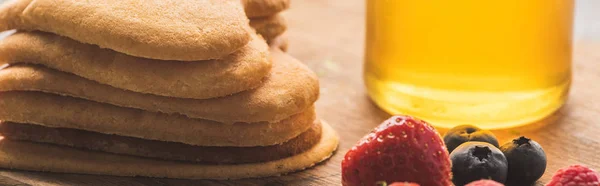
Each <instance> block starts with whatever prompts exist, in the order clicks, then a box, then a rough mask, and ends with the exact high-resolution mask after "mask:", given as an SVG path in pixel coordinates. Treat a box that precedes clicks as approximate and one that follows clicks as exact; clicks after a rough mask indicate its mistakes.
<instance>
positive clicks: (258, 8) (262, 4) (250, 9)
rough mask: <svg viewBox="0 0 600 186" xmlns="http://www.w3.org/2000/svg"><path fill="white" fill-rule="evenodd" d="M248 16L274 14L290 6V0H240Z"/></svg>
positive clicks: (255, 16)
mask: <svg viewBox="0 0 600 186" xmlns="http://www.w3.org/2000/svg"><path fill="white" fill-rule="evenodd" d="M241 1H242V4H243V5H244V9H245V11H246V16H248V17H249V18H257V17H267V16H271V15H275V14H277V13H279V12H281V11H283V10H285V9H288V8H289V7H290V0H241Z"/></svg>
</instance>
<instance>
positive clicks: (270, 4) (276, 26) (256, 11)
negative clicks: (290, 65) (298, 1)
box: [241, 0, 290, 51]
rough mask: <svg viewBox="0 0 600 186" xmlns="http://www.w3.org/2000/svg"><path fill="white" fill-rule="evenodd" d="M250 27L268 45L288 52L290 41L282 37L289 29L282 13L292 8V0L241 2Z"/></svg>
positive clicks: (243, 0)
mask: <svg viewBox="0 0 600 186" xmlns="http://www.w3.org/2000/svg"><path fill="white" fill-rule="evenodd" d="M241 1H242V4H243V5H244V8H245V11H246V16H248V18H250V26H252V27H253V28H254V29H256V32H257V33H258V34H259V35H261V36H262V37H263V38H265V40H267V43H268V44H269V45H270V46H272V47H276V48H279V49H281V50H283V51H287V48H288V40H287V38H286V37H285V35H282V34H283V33H284V32H285V30H286V29H287V25H286V22H285V19H284V18H283V16H282V15H281V12H282V11H284V10H286V9H288V8H289V7H290V0H241Z"/></svg>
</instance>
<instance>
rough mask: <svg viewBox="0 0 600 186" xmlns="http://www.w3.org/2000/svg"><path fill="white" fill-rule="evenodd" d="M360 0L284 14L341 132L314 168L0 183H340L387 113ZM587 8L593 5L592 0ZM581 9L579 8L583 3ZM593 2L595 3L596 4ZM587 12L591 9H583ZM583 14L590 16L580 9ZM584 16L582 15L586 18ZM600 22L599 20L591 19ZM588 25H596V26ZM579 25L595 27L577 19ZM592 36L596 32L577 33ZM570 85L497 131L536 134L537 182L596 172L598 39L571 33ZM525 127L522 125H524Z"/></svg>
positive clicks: (6, 174)
mask: <svg viewBox="0 0 600 186" xmlns="http://www.w3.org/2000/svg"><path fill="white" fill-rule="evenodd" d="M363 2H364V1H363V0H353V1H346V0H297V1H294V2H293V4H292V9H291V10H290V11H288V12H287V13H286V16H287V18H288V21H289V27H290V30H289V32H288V33H287V35H288V36H289V38H290V43H291V44H290V48H291V49H290V54H292V55H293V56H295V57H297V58H299V59H301V60H302V61H304V62H305V63H306V64H308V65H309V66H310V67H311V68H312V69H313V70H314V71H315V72H317V74H318V75H319V76H320V78H321V98H320V100H319V101H318V103H317V108H318V113H319V115H320V117H321V118H322V119H325V120H327V121H328V122H329V123H331V124H332V125H333V126H334V127H335V128H336V129H337V131H338V132H339V133H340V134H341V137H342V140H341V144H340V148H339V150H338V152H337V153H336V154H335V155H334V156H333V158H332V159H331V160H329V161H327V162H325V163H323V164H321V165H318V166H317V167H315V168H313V169H310V170H307V171H303V172H299V173H293V174H290V175H287V176H282V177H274V178H265V179H250V180H239V181H204V180H196V181H190V180H173V179H150V178H127V177H109V176H89V175H74V174H53V173H35V172H24V171H8V170H2V171H0V185H102V186H109V185H150V186H160V185H270V186H276V185H340V160H341V159H342V157H343V155H344V153H345V152H346V150H348V149H349V148H350V147H351V146H353V145H354V143H355V142H356V141H357V140H358V139H359V138H361V137H362V136H363V135H365V134H366V133H367V132H369V131H370V130H371V129H372V128H373V127H375V126H377V125H378V124H379V122H381V121H383V120H385V119H386V118H388V117H389V115H388V114H386V113H384V112H383V111H381V110H379V109H378V108H377V107H376V106H375V105H373V104H372V102H371V101H370V100H369V98H368V97H367V96H366V94H365V89H364V86H363V83H362V75H361V74H362V56H363V35H364V22H363V19H364V17H363V16H364V11H363V6H364V4H363ZM581 2H590V3H592V4H595V5H592V6H596V5H598V3H594V0H591V1H585V0H582V1H581ZM586 7H587V6H586ZM597 8H598V6H596V8H595V9H596V10H597ZM590 10H594V8H592V9H590ZM586 15H588V16H589V15H596V16H598V14H597V13H590V12H588V13H587V14H586ZM586 19H590V18H586ZM597 23H600V22H597ZM597 23H596V24H597ZM579 24H581V25H583V26H585V27H584V28H598V27H595V26H593V25H589V24H586V23H579ZM579 32H583V33H584V34H579V35H586V37H587V36H589V35H592V36H598V31H597V30H591V31H581V30H579ZM577 38H578V39H577V40H578V41H577V42H576V43H577V44H576V50H575V60H574V74H575V75H574V84H573V87H572V91H571V95H570V100H569V101H568V103H567V104H566V106H565V107H564V108H562V109H560V110H559V111H558V112H557V113H556V114H555V115H553V116H551V117H550V118H549V119H547V120H546V121H544V122H543V123H542V124H544V125H542V124H540V125H539V126H542V127H539V128H538V129H537V130H534V129H515V130H510V131H498V132H497V133H498V134H500V136H501V141H502V142H504V141H505V140H507V139H509V138H511V137H513V136H515V135H517V134H516V133H520V134H523V135H527V136H529V137H531V138H533V139H535V140H537V141H538V142H539V143H540V144H541V145H542V146H543V147H544V148H545V150H546V152H547V155H548V159H549V164H548V169H547V170H546V174H545V175H544V177H543V178H542V180H541V181H540V182H539V183H538V185H542V184H543V183H544V182H546V181H548V180H549V179H550V177H551V175H552V173H554V172H555V171H556V170H557V169H559V168H561V167H565V166H568V165H571V164H576V163H579V164H585V165H588V166H590V167H592V168H595V169H597V170H600V138H598V135H600V104H599V103H600V95H599V94H600V88H598V87H597V86H596V85H597V84H598V82H600V42H598V41H597V40H596V41H592V40H594V39H591V38H590V39H586V38H585V37H584V38H580V37H577ZM528 130H529V131H528Z"/></svg>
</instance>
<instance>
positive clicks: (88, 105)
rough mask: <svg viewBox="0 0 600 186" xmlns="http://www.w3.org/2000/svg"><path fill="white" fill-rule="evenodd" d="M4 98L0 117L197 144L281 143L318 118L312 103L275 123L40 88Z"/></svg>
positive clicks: (7, 93) (18, 121) (244, 145)
mask: <svg viewBox="0 0 600 186" xmlns="http://www.w3.org/2000/svg"><path fill="white" fill-rule="evenodd" d="M0 98H2V99H0V108H2V109H0V121H10V122H15V123H30V124H37V125H43V126H47V127H55V128H72V129H80V130H87V131H93V132H99V133H104V134H116V135H121V136H129V137H136V138H142V139H149V140H159V141H170V142H180V143H185V144H190V145H197V146H236V147H242V146H243V147H247V146H269V145H275V144H280V143H283V142H285V141H288V140H290V139H292V138H294V137H296V136H298V135H300V134H301V133H302V132H304V131H306V130H308V128H310V126H311V125H312V123H313V121H314V120H315V112H314V108H312V107H311V108H308V109H307V110H305V111H304V112H302V113H300V114H296V115H294V116H291V117H289V118H287V119H284V120H281V121H279V122H275V123H269V122H257V123H241V122H240V123H235V124H224V123H219V122H215V121H210V120H202V119H191V118H188V117H186V116H183V115H179V114H163V113H156V112H149V111H144V110H139V109H133V108H125V107H118V106H114V105H110V104H105V103H98V102H94V101H88V100H84V99H79V98H73V97H67V96H59V95H54V94H48V93H41V92H30V91H24V92H19V91H11V92H0Z"/></svg>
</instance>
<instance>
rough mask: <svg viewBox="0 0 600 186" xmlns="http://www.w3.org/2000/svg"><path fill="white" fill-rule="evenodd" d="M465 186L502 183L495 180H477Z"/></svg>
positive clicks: (499, 185)
mask: <svg viewBox="0 0 600 186" xmlns="http://www.w3.org/2000/svg"><path fill="white" fill-rule="evenodd" d="M465 186H504V184H501V183H498V182H495V181H494V180H479V181H474V182H471V183H469V184H467V185H465Z"/></svg>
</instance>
